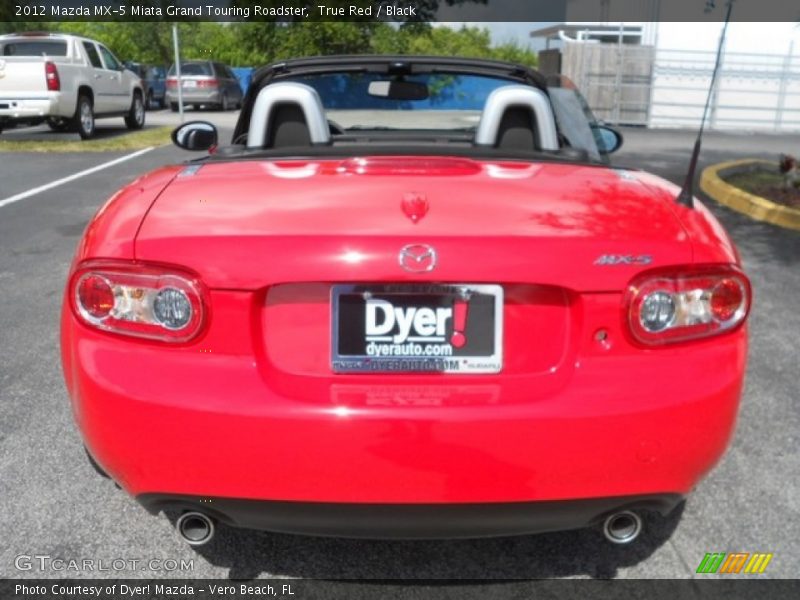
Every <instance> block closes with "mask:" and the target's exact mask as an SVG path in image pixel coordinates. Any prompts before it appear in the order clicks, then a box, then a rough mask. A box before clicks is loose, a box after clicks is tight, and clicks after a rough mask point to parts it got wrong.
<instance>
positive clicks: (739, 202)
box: [700, 159, 800, 231]
mask: <svg viewBox="0 0 800 600" xmlns="http://www.w3.org/2000/svg"><path fill="white" fill-rule="evenodd" d="M760 164H766V165H773V166H774V164H775V163H772V162H770V161H767V160H757V159H743V160H734V161H730V162H724V163H718V164H716V165H711V166H710V167H706V168H705V169H703V174H702V175H701V176H700V189H702V190H703V191H704V192H705V193H706V194H708V195H709V196H710V197H711V198H712V199H714V200H716V201H717V202H719V203H720V204H724V205H725V206H727V207H728V208H730V209H733V210H735V211H736V212H740V213H742V214H745V215H747V216H748V217H750V218H751V219H755V220H757V221H764V222H766V223H771V224H773V225H777V226H778V227H785V228H786V229H794V230H796V231H800V210H798V209H796V208H789V207H788V206H782V205H780V204H776V203H775V202H772V201H771V200H767V199H766V198H762V197H761V196H756V195H754V194H750V193H748V192H745V191H744V190H742V189H740V188H738V187H736V186H733V185H730V184H729V183H726V182H725V181H723V180H722V178H721V177H720V173H721V172H725V171H727V172H736V171H737V170H746V169H747V168H748V167H753V166H757V165H760Z"/></svg>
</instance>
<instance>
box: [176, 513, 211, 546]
mask: <svg viewBox="0 0 800 600" xmlns="http://www.w3.org/2000/svg"><path fill="white" fill-rule="evenodd" d="M175 528H176V529H177V530H178V535H180V536H181V538H182V539H183V541H185V542H186V543H187V544H189V545H191V546H202V545H203V544H207V543H208V542H210V541H211V539H212V538H213V537H214V530H215V529H214V520H213V519H212V518H211V517H208V516H207V515H204V514H203V513H200V512H194V511H192V512H185V513H183V514H182V515H181V516H180V517H179V518H178V520H177V522H176V523H175Z"/></svg>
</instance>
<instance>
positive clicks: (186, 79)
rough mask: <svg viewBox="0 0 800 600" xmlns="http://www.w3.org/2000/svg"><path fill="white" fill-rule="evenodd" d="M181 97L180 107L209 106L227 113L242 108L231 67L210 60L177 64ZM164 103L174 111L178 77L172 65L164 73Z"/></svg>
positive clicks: (240, 89)
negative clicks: (165, 76)
mask: <svg viewBox="0 0 800 600" xmlns="http://www.w3.org/2000/svg"><path fill="white" fill-rule="evenodd" d="M181 94H182V96H183V104H184V106H189V105H191V106H193V107H194V108H195V109H198V108H200V107H201V106H211V107H214V108H217V109H221V110H230V109H232V108H240V107H241V106H242V99H243V96H244V95H243V94H242V88H241V87H240V86H239V80H238V79H236V75H234V74H233V71H231V68H230V67H228V66H227V65H223V64H222V63H218V62H213V61H210V60H203V61H186V62H182V63H181ZM166 100H167V104H169V107H170V108H171V109H172V110H173V111H176V110H178V77H177V73H176V69H175V65H172V66H171V67H170V69H169V73H168V74H167V94H166Z"/></svg>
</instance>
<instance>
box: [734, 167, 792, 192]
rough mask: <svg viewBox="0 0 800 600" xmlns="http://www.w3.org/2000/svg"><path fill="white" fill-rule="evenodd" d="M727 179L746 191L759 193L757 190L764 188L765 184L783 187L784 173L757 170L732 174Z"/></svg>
mask: <svg viewBox="0 0 800 600" xmlns="http://www.w3.org/2000/svg"><path fill="white" fill-rule="evenodd" d="M725 181H727V182H728V183H730V184H731V185H735V186H736V187H738V188H741V189H743V190H745V191H748V192H751V193H758V192H757V191H756V190H760V189H762V188H763V186H777V187H781V186H782V185H783V175H781V174H780V173H777V172H771V171H762V170H757V171H750V172H747V173H737V174H736V175H730V176H729V177H726V178H725Z"/></svg>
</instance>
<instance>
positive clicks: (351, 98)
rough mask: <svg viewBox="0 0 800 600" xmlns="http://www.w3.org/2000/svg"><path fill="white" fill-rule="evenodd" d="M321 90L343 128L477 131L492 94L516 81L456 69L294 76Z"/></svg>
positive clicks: (330, 115)
mask: <svg viewBox="0 0 800 600" xmlns="http://www.w3.org/2000/svg"><path fill="white" fill-rule="evenodd" d="M292 81H297V82H298V83H304V84H306V85H308V86H311V87H312V88H314V89H315V90H316V91H317V93H319V95H320V98H321V100H322V105H323V107H324V108H325V112H326V114H327V117H328V119H330V120H332V121H334V122H335V123H336V124H337V125H339V126H340V127H342V128H343V129H345V130H348V129H349V130H359V129H413V130H474V129H475V128H476V127H477V125H478V121H479V120H480V115H481V111H482V110H483V106H484V104H485V103H486V98H488V96H489V94H490V93H491V92H492V91H493V90H495V89H497V88H498V87H501V86H504V85H509V84H510V83H513V82H511V81H509V80H506V79H501V78H495V77H484V76H481V75H464V74H455V73H421V74H415V75H407V76H394V77H392V76H389V75H386V74H383V73H363V72H358V73H324V74H314V75H305V76H298V77H293V78H292Z"/></svg>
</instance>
